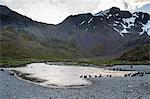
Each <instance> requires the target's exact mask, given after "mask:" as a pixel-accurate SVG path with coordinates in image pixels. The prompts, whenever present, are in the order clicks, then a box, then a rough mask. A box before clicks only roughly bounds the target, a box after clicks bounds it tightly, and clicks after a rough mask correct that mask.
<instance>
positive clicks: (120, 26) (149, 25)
mask: <svg viewBox="0 0 150 99" xmlns="http://www.w3.org/2000/svg"><path fill="white" fill-rule="evenodd" d="M94 16H102V17H106V18H107V20H108V23H109V25H110V26H111V27H112V28H113V29H114V30H116V31H117V32H118V33H120V35H121V36H124V34H125V33H131V32H138V33H139V35H142V34H143V33H144V32H146V33H148V35H150V15H149V14H148V13H143V12H134V13H130V12H129V11H121V10H120V9H119V8H115V7H113V8H111V9H109V10H106V11H103V12H99V13H96V14H94Z"/></svg>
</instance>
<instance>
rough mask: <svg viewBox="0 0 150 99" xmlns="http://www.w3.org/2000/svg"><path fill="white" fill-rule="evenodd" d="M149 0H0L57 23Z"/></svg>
mask: <svg viewBox="0 0 150 99" xmlns="http://www.w3.org/2000/svg"><path fill="white" fill-rule="evenodd" d="M147 2H149V0H0V4H3V5H7V6H8V7H9V8H11V9H12V10H14V11H17V12H18V13H21V14H23V15H26V16H28V17H30V18H32V19H34V20H36V21H40V22H46V23H52V24H57V23H60V22H61V21H63V20H64V19H65V18H66V17H67V16H69V15H74V14H80V13H97V12H99V11H101V10H106V9H109V8H111V7H113V6H116V7H119V8H121V9H127V10H131V11H133V10H135V9H136V8H140V7H142V6H143V5H144V4H145V3H147Z"/></svg>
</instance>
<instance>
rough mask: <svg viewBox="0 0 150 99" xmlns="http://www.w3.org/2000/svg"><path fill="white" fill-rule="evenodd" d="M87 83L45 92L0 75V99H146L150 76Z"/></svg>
mask: <svg viewBox="0 0 150 99" xmlns="http://www.w3.org/2000/svg"><path fill="white" fill-rule="evenodd" d="M89 80H90V81H91V82H92V85H91V86H88V87H83V88H47V87H42V86H40V85H35V84H32V83H28V82H25V81H22V80H19V79H18V78H17V77H15V76H14V75H9V72H8V71H7V70H5V71H0V99H150V74H145V75H144V76H142V77H140V76H135V77H101V78H90V79H89Z"/></svg>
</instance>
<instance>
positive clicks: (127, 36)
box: [0, 6, 150, 59]
mask: <svg viewBox="0 0 150 99" xmlns="http://www.w3.org/2000/svg"><path fill="white" fill-rule="evenodd" d="M0 7H1V13H0V16H1V24H0V32H1V33H2V36H0V41H3V42H2V44H3V46H2V49H5V50H3V52H2V54H3V55H4V56H5V55H8V57H9V55H10V56H12V54H13V55H14V56H15V55H18V56H19V55H20V57H29V56H30V55H37V56H38V55H39V53H40V54H41V55H40V57H41V56H42V55H43V57H45V56H47V53H48V55H50V56H53V55H54V56H55V55H58V56H60V55H63V56H65V57H80V56H84V57H95V56H96V57H114V56H121V55H122V54H124V53H125V52H128V51H129V50H131V49H134V50H135V49H136V48H137V47H138V48H143V46H144V48H143V49H145V48H146V47H145V46H148V45H149V38H150V36H148V35H147V34H149V24H150V15H149V14H147V13H143V12H135V13H130V12H129V11H122V10H120V9H119V8H116V7H113V8H111V9H108V10H106V11H102V12H100V13H97V14H95V15H92V14H91V13H86V14H79V15H71V16H69V17H67V18H66V19H65V20H64V21H63V22H62V23H60V24H57V25H52V24H45V23H40V22H36V21H33V20H31V19H29V18H28V17H25V16H22V15H20V14H18V13H16V12H14V11H12V10H10V9H9V8H7V7H6V6H0ZM8 42H9V43H8ZM9 44H10V45H9ZM12 45H13V46H12ZM7 46H10V47H9V48H7ZM15 46H19V48H20V49H16V50H15V51H13V50H14V49H15ZM11 47H12V48H11ZM9 49H10V50H9ZM41 49H43V50H41ZM7 50H8V51H7ZM22 51H23V52H22ZM140 51H141V50H140ZM142 51H143V50H142ZM15 52H17V54H16V53H15ZM34 52H36V53H34ZM131 52H133V51H131ZM21 53H25V54H24V55H23V56H22V54H21ZM29 53H31V54H29ZM37 53H38V54H37ZM144 53H145V50H144ZM146 53H148V52H147V50H146ZM126 55H127V54H126ZM144 55H147V56H146V59H148V54H144ZM18 56H17V57H18ZM31 57H32V56H31ZM34 57H36V56H34ZM38 57H39V56H38ZM131 59H132V58H131ZM139 59H140V58H139Z"/></svg>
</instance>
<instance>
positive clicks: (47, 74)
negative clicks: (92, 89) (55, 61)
mask: <svg viewBox="0 0 150 99" xmlns="http://www.w3.org/2000/svg"><path fill="white" fill-rule="evenodd" d="M10 70H16V71H19V72H22V73H26V74H28V73H29V74H30V75H26V76H27V77H31V78H39V79H44V80H45V81H44V82H39V84H40V85H44V86H57V87H58V86H59V87H64V86H83V85H90V84H91V82H90V81H89V80H88V79H84V78H83V77H82V78H81V75H86V76H87V77H89V75H90V76H91V77H98V76H99V75H101V76H102V77H106V75H111V76H112V77H121V76H124V74H127V73H131V71H112V70H108V69H103V68H95V67H83V66H63V65H62V66H58V65H47V64H45V63H32V64H29V65H27V66H26V67H18V68H10Z"/></svg>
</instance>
